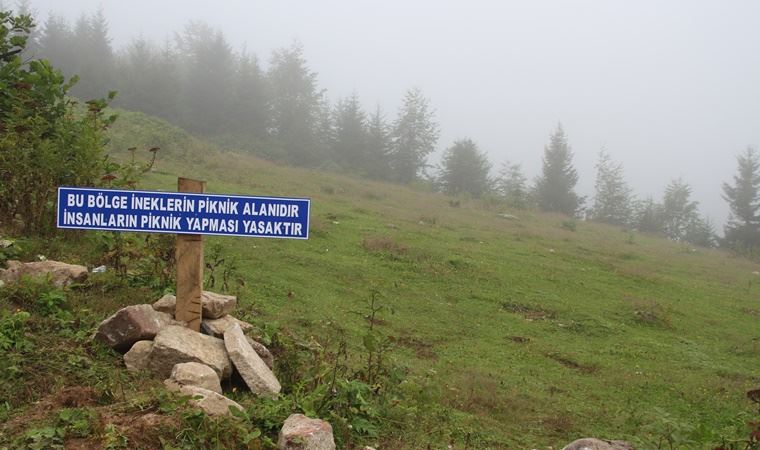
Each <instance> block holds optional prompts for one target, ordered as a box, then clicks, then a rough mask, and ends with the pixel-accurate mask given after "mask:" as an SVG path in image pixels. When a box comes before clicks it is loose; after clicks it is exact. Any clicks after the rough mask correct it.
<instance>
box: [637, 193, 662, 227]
mask: <svg viewBox="0 0 760 450" xmlns="http://www.w3.org/2000/svg"><path fill="white" fill-rule="evenodd" d="M633 209H634V213H633V214H634V219H633V225H634V226H635V227H636V229H637V230H639V231H642V232H644V233H664V232H665V223H664V218H663V211H662V205H660V204H659V203H657V202H655V201H654V199H653V198H652V197H647V198H646V199H645V200H643V201H638V202H636V203H635V205H634V208H633Z"/></svg>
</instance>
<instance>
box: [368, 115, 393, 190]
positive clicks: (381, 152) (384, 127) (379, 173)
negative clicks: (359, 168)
mask: <svg viewBox="0 0 760 450" xmlns="http://www.w3.org/2000/svg"><path fill="white" fill-rule="evenodd" d="M391 145H392V143H391V135H390V129H389V127H388V124H387V123H386V121H385V117H384V116H383V111H382V110H381V109H380V106H379V105H378V106H377V108H376V109H375V112H374V113H373V114H372V115H371V116H370V117H369V123H368V124H367V155H366V160H365V167H364V170H365V172H366V174H367V176H369V177H370V178H374V179H378V180H390V178H391V165H390V161H391V148H392V147H391Z"/></svg>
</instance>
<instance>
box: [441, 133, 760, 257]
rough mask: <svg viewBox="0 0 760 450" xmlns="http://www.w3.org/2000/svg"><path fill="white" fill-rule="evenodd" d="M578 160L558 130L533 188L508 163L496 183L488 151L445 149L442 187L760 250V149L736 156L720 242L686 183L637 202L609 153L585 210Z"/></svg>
mask: <svg viewBox="0 0 760 450" xmlns="http://www.w3.org/2000/svg"><path fill="white" fill-rule="evenodd" d="M572 158H573V152H572V149H571V147H570V145H569V144H568V140H567V136H566V134H565V131H564V129H563V128H562V126H561V125H559V126H558V127H557V129H556V130H555V131H554V132H553V133H552V134H551V136H550V139H549V143H548V144H547V145H546V147H545V148H544V155H543V164H542V169H541V173H540V174H539V175H538V177H536V179H535V180H534V182H533V184H529V183H528V180H527V177H526V176H525V175H524V174H523V172H522V169H521V167H520V165H519V164H514V163H509V162H507V163H504V164H503V166H502V168H501V170H500V172H499V173H498V175H497V176H496V177H493V178H492V177H491V176H490V173H491V168H492V165H491V163H490V162H489V161H488V158H487V156H486V154H485V152H482V151H480V150H479V149H478V147H477V145H476V144H475V143H474V142H473V141H472V140H470V139H463V140H460V141H457V142H456V143H454V145H453V146H451V147H449V148H448V149H447V150H446V152H445V154H444V157H443V160H442V166H441V170H440V176H439V178H438V179H437V182H438V184H439V187H440V188H441V189H442V190H443V191H444V192H446V193H448V194H452V195H458V194H463V193H465V194H467V195H471V196H473V197H481V196H483V195H496V196H497V197H499V198H501V199H502V200H503V201H504V202H506V204H508V205H510V206H512V207H514V208H518V209H529V208H534V209H538V210H541V211H546V212H555V213H561V214H565V215H568V216H571V217H582V218H585V219H587V220H593V221H597V222H602V223H607V224H611V225H617V226H621V227H625V228H629V229H636V230H639V231H642V232H648V233H656V234H660V235H663V236H666V237H667V238H669V239H671V240H674V241H678V242H687V243H691V244H694V245H700V246H704V247H716V246H718V245H720V246H722V247H725V248H729V249H732V250H736V251H739V252H741V253H754V252H756V251H757V249H760V156H759V155H758V153H757V151H756V150H755V149H754V148H751V147H750V148H747V150H745V152H744V153H742V154H740V155H739V156H738V157H737V166H738V168H737V174H736V175H735V176H734V177H733V182H731V183H729V182H726V183H723V185H722V190H723V198H724V199H725V200H726V202H727V203H728V206H729V208H730V210H731V214H730V216H729V220H728V222H727V223H726V224H725V226H724V237H723V238H720V239H719V238H718V236H717V233H716V230H715V226H714V224H713V223H712V222H711V221H710V220H709V219H708V218H706V217H705V216H703V215H702V214H701V213H700V212H699V202H697V201H695V200H694V199H693V198H692V188H691V186H690V185H689V184H688V183H687V182H685V181H684V180H682V179H680V178H678V179H673V180H671V181H670V182H669V183H668V185H667V186H666V187H665V191H664V194H663V196H662V199H661V200H660V201H657V200H655V199H653V198H652V197H647V198H644V199H641V198H637V197H636V195H635V194H634V192H633V189H632V188H631V187H630V186H629V185H628V183H627V182H626V180H625V176H624V172H623V166H622V164H621V163H619V162H615V161H613V160H612V158H611V156H610V154H609V153H608V152H607V151H606V150H604V149H602V150H601V151H600V152H599V159H598V162H597V164H596V180H595V184H594V196H593V198H592V201H591V203H590V205H588V206H586V198H584V197H582V196H580V195H578V194H577V193H576V191H575V186H576V184H577V183H578V172H577V171H576V169H575V167H574V165H573V161H572Z"/></svg>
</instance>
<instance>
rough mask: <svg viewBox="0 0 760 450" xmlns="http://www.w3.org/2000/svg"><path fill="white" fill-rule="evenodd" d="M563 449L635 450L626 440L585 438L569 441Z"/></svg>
mask: <svg viewBox="0 0 760 450" xmlns="http://www.w3.org/2000/svg"><path fill="white" fill-rule="evenodd" d="M562 450H634V448H633V445H631V444H630V443H628V442H626V441H607V440H603V439H595V438H585V439H578V440H577V441H573V442H571V443H569V444H568V445H567V446H565V448H563V449H562Z"/></svg>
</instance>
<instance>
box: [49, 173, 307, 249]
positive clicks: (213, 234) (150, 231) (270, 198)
mask: <svg viewBox="0 0 760 450" xmlns="http://www.w3.org/2000/svg"><path fill="white" fill-rule="evenodd" d="M61 189H71V190H77V191H93V190H95V191H97V190H103V191H118V192H143V193H146V194H179V195H182V196H187V197H210V196H218V197H226V198H241V199H249V200H250V199H262V200H294V201H305V202H306V204H307V205H308V206H309V210H308V213H307V214H306V236H303V237H297V236H266V235H257V234H232V233H198V232H197V231H192V232H191V231H161V230H134V229H131V228H102V227H76V226H62V225H59V224H60V222H61V218H60V217H59V215H58V213H59V212H60V211H61ZM55 206H56V211H55V223H56V227H57V228H62V229H69V230H99V231H124V232H131V233H155V234H202V235H204V236H233V237H247V238H266V239H299V240H307V239H309V227H310V225H311V223H310V221H311V199H310V198H300V197H263V196H259V195H234V194H215V193H213V192H208V193H206V192H204V193H203V194H195V193H190V192H176V191H143V190H132V189H108V188H96V187H91V188H85V187H69V186H58V199H57V200H56V205H55Z"/></svg>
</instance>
